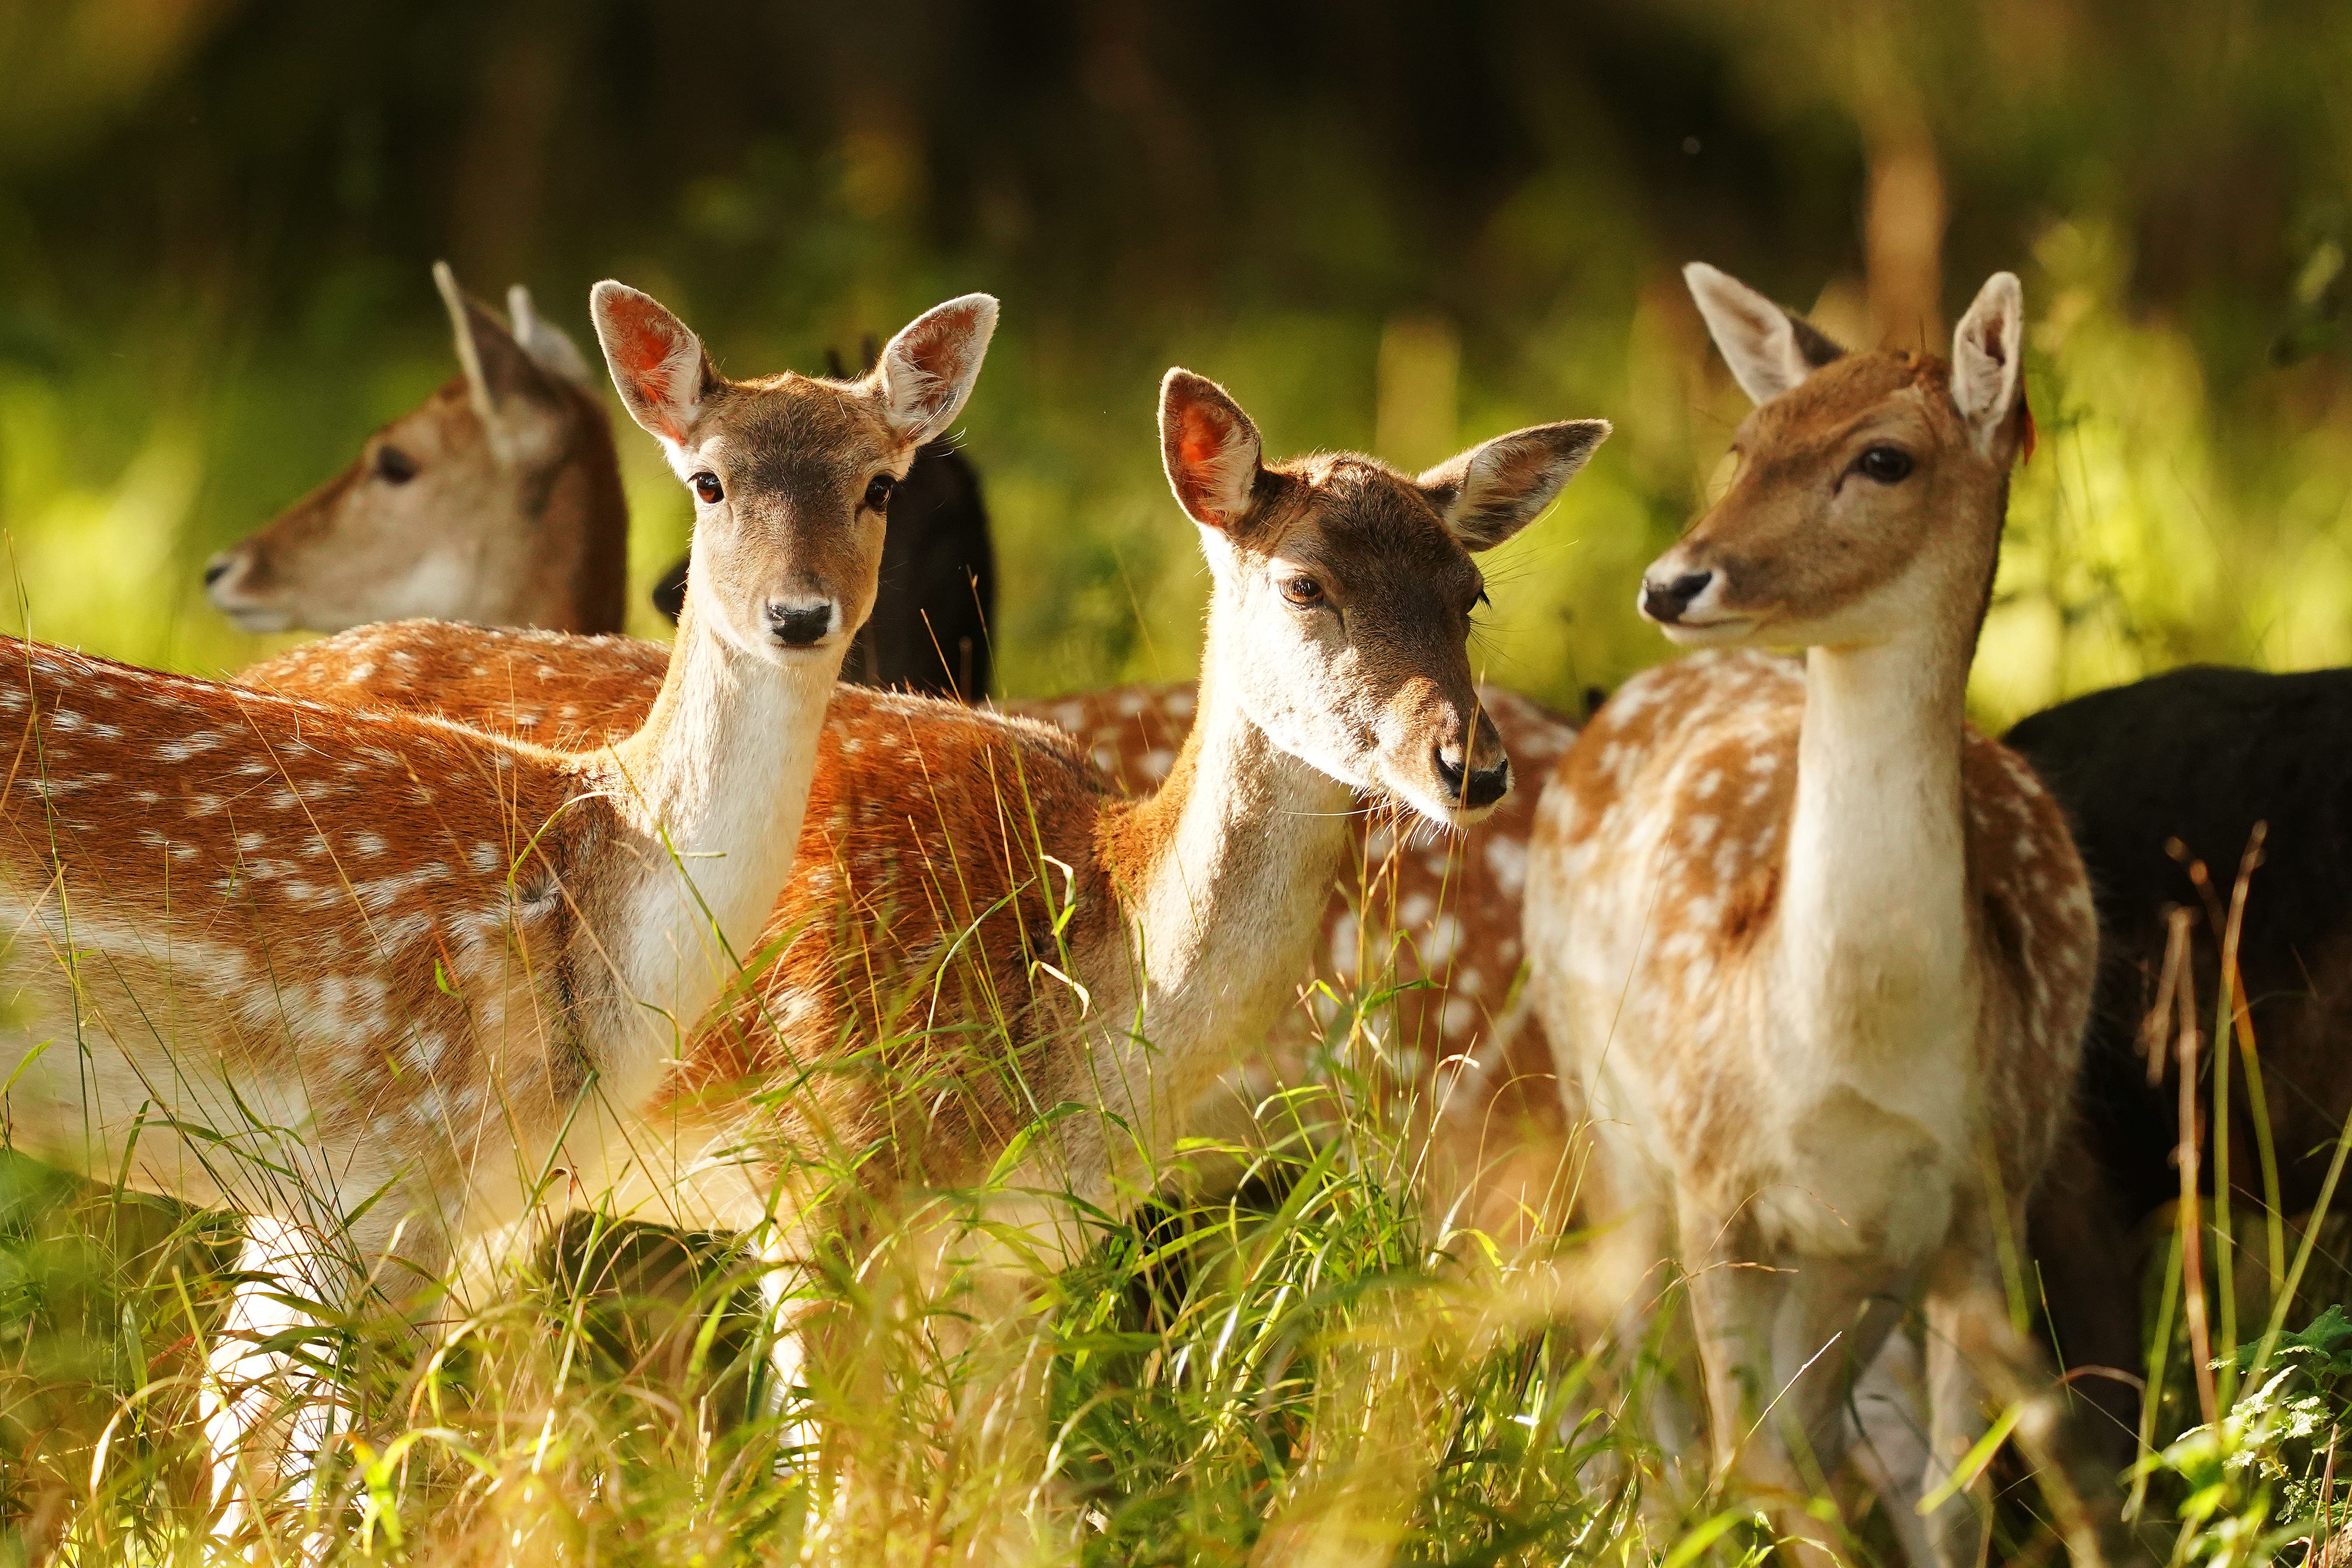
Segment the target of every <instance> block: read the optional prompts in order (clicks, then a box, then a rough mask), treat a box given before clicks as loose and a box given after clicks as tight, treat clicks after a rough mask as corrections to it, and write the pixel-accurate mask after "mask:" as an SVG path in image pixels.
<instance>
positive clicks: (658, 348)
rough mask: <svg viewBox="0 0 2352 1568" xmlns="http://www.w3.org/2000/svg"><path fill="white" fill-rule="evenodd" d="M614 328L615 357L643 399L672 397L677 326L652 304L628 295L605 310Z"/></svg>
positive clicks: (612, 330)
mask: <svg viewBox="0 0 2352 1568" xmlns="http://www.w3.org/2000/svg"><path fill="white" fill-rule="evenodd" d="M605 316H606V319H607V320H608V321H609V322H610V325H611V338H612V346H613V348H614V350H615V351H616V352H615V353H614V358H615V359H617V360H619V361H620V362H621V369H622V370H623V372H624V373H625V374H627V376H628V378H629V379H630V380H631V381H632V382H634V383H635V384H636V388H637V391H638V393H639V395H642V396H644V397H646V398H648V399H651V400H654V401H660V400H663V399H666V398H667V397H668V395H669V393H670V387H669V370H668V363H667V362H668V360H669V357H670V356H671V355H672V354H674V353H677V348H678V342H679V338H678V334H677V327H676V325H675V324H674V323H673V322H672V321H670V319H669V317H668V316H667V314H665V313H664V312H663V310H661V308H660V307H659V306H657V305H655V304H653V303H652V302H651V301H649V300H632V299H630V298H628V297H626V296H623V297H622V298H620V299H618V300H614V302H613V303H612V304H610V305H608V306H606V307H605Z"/></svg>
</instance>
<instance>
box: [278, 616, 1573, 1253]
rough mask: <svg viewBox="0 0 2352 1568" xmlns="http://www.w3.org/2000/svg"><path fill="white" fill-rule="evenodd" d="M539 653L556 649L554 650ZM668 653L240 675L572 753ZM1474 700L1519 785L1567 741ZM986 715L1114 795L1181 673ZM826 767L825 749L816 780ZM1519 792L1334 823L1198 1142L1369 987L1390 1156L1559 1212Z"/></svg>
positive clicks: (1500, 696)
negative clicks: (1036, 731) (1393, 1104)
mask: <svg viewBox="0 0 2352 1568" xmlns="http://www.w3.org/2000/svg"><path fill="white" fill-rule="evenodd" d="M550 648H554V649H557V650H559V651H562V652H563V653H564V655H565V657H563V658H560V659H556V660H554V661H550V660H549V659H548V658H545V657H543V656H544V654H545V653H546V651H547V650H548V649H550ZM582 651H585V650H584V649H583V650H582ZM668 659H669V650H668V649H667V648H666V647H662V646H661V645H660V644H658V643H653V642H645V641H641V640H638V639H636V638H633V637H605V638H599V639H596V640H595V642H594V643H593V658H581V657H578V656H577V654H576V653H575V652H574V643H573V640H572V639H566V638H548V637H540V636H536V635H532V634H529V633H513V634H498V635H487V636H486V635H484V634H482V633H481V632H479V631H478V630H476V629H475V628H472V627H464V626H449V625H446V624H445V623H441V622H433V621H404V622H395V623H391V624H387V625H384V626H364V627H361V628H359V629H357V630H354V631H350V632H344V633H341V634H339V635H337V636H335V637H327V638H324V639H322V640H320V641H319V642H315V643H311V644H309V645H307V646H305V647H299V648H296V649H293V650H291V651H289V652H287V653H283V654H279V655H278V656H277V657H275V658H270V659H268V660H265V661H264V662H262V663H260V664H257V665H256V666H254V667H253V668H250V669H247V671H245V672H244V674H243V675H242V676H241V677H239V679H243V680H246V681H248V682H251V683H253V684H256V685H260V686H265V687H268V688H271V689H279V690H284V691H286V692H288V693H289V694H292V695H297V696H302V697H309V698H312V699H315V700H320V701H324V702H335V703H343V704H358V705H369V704H381V705H383V706H387V707H392V708H397V709H403V710H408V711H412V712H423V713H441V712H445V711H448V712H455V713H458V714H462V715H463V716H464V719H465V721H466V722H467V723H469V724H472V725H475V726H477V727H479V728H483V729H487V730H490V731H493V732H496V733H500V734H514V735H520V736H523V737H526V738H531V739H537V740H539V741H541V742H542V743H545V744H551V745H560V746H574V745H593V744H598V743H601V742H603V741H604V740H605V739H607V738H617V737H618V736H620V735H624V734H626V733H627V732H628V731H629V730H630V728H631V727H632V726H634V725H635V724H636V723H637V722H638V721H639V720H640V719H641V717H642V715H643V714H644V712H645V710H646V707H647V705H648V704H650V703H651V702H652V700H653V698H654V694H655V692H656V691H657V690H658V689H660V686H661V680H662V671H663V669H664V668H665V667H666V666H667V663H668ZM1477 700H1478V706H1479V708H1480V709H1481V710H1483V711H1484V712H1485V713H1486V716H1487V717H1488V718H1489V719H1491V720H1492V721H1493V722H1494V725H1495V729H1496V733H1497V734H1498V735H1499V736H1500V737H1501V739H1502V742H1503V748H1504V750H1505V752H1507V753H1508V754H1509V756H1510V757H1511V758H1512V759H1513V763H1514V765H1515V766H1517V767H1518V768H1520V769H1522V770H1532V776H1538V777H1540V776H1542V774H1543V773H1546V772H1548V771H1549V768H1550V766H1551V764H1552V763H1554V762H1556V761H1557V760H1558V759H1559V757H1560V756H1561V755H1562V754H1563V753H1564V752H1566V751H1567V750H1568V747H1569V745H1570V742H1572V741H1574V739H1575V738H1576V731H1575V728H1574V727H1573V726H1572V725H1571V724H1570V722H1569V721H1567V720H1566V719H1565V718H1563V717H1562V716H1560V715H1559V714H1557V713H1555V712H1553V711H1551V710H1549V709H1547V708H1545V707H1544V706H1543V705H1542V704H1540V703H1538V702H1535V701H1532V700H1529V699H1528V698H1526V697H1523V696H1520V695H1519V694H1518V693H1517V692H1514V691H1508V690H1505V689H1502V688H1500V687H1494V686H1485V685H1482V686H1480V687H1478V689H1477ZM1001 707H1002V710H1003V711H1004V712H1006V713H1009V714H1011V715H1013V717H1015V718H1021V719H1030V720H1036V721H1043V722H1045V723H1049V724H1053V725H1055V726H1056V727H1058V728H1060V729H1062V730H1064V731H1067V732H1068V733H1069V734H1070V735H1071V736H1072V738H1073V739H1075V740H1076V742H1077V744H1078V747H1079V749H1080V751H1081V752H1083V753H1084V754H1085V756H1086V758H1087V761H1088V762H1090V763H1092V764H1093V765H1094V767H1095V768H1096V769H1097V771H1098V772H1100V773H1102V774H1104V775H1105V776H1106V777H1107V778H1108V780H1109V781H1110V782H1111V783H1112V784H1115V785H1117V786H1118V789H1119V791H1120V793H1122V794H1129V795H1132V794H1138V793H1141V792H1143V791H1147V790H1150V789H1153V788H1156V787H1158V786H1159V785H1160V784H1161V783H1162V782H1163V781H1164V780H1165V779H1166V778H1167V777H1168V774H1169V772H1170V770H1171V768H1173V767H1174V765H1175V762H1176V756H1177V752H1178V751H1179V749H1180V748H1181V746H1182V745H1183V743H1184V738H1185V736H1186V734H1187V733H1188V732H1189V731H1191V729H1192V719H1193V715H1194V714H1195V713H1196V712H1197V711H1198V709H1199V693H1198V689H1197V688H1196V687H1195V686H1194V685H1193V683H1192V682H1191V681H1181V682H1169V683H1166V684H1162V685H1153V686H1122V687H1112V688H1109V689H1104V690H1100V691H1087V692H1079V693H1074V694H1072V695H1070V696H1066V697H1058V698H1044V699H1038V700H1031V701H1012V702H1006V703H1003V704H1002V705H1001ZM834 766H835V752H834V750H833V748H832V746H831V745H827V746H826V747H825V748H824V749H823V750H821V751H820V752H819V754H818V759H817V769H818V772H819V773H820V774H824V773H827V772H828V771H829V770H831V769H832V768H833V767H834ZM1535 800H1536V797H1535V795H1534V792H1532V791H1523V790H1514V791H1513V792H1512V793H1511V794H1509V795H1506V796H1505V797H1504V799H1503V801H1502V803H1501V804H1500V805H1497V806H1496V808H1495V811H1494V814H1493V815H1492V816H1489V817H1487V818H1486V820H1485V821H1484V822H1482V823H1481V824H1480V825H1479V826H1478V831H1477V832H1476V833H1475V834H1473V835H1468V836H1447V837H1439V838H1437V839H1434V840H1431V841H1427V842H1423V841H1421V836H1419V835H1416V834H1414V833H1412V832H1411V831H1410V830H1406V831H1400V830H1398V828H1397V826H1395V825H1393V824H1391V823H1390V822H1388V821H1386V820H1385V819H1380V820H1375V819H1372V818H1369V817H1365V816H1358V817H1356V818H1353V819H1352V820H1351V830H1352V831H1351V838H1350V843H1351V849H1350V852H1349V856H1348V857H1347V858H1346V859H1345V860H1344V861H1343V862H1342V865H1341V868H1340V874H1339V878H1338V884H1337V886H1336V888H1335V889H1334V890H1333V893H1332V895H1331V898H1330V899H1329V900H1328V902H1327V903H1326V904H1325V906H1324V912H1323V921H1322V928H1321V931H1320V932H1319V935H1318V941H1317V942H1316V943H1315V946H1314V949H1313V951H1312V957H1311V962H1310V964H1309V966H1308V968H1307V969H1306V970H1305V971H1303V972H1302V973H1301V974H1300V976H1299V984H1298V992H1299V994H1300V995H1301V996H1302V997H1303V998H1306V999H1307V1002H1308V1005H1306V1006H1303V1007H1298V1008H1290V1009H1286V1010H1285V1011H1284V1013H1283V1014H1282V1016H1280V1018H1279V1019H1278V1020H1277V1022H1276V1025H1275V1026H1274V1027H1273V1029H1272V1031H1271V1032H1270V1034H1269V1036H1268V1038H1267V1041H1266V1048H1265V1050H1264V1051H1263V1052H1261V1053H1256V1054H1255V1055H1254V1056H1253V1057H1252V1058H1250V1059H1248V1060H1247V1061H1245V1062H1244V1065H1243V1067H1242V1068H1239V1069H1237V1070H1236V1072H1235V1073H1234V1077H1233V1080H1232V1081H1231V1082H1230V1083H1229V1084H1227V1085H1223V1086H1221V1087H1220V1088H1219V1089H1217V1090H1215V1091H1213V1092H1212V1094H1211V1095H1210V1096H1209V1097H1208V1099H1207V1100H1206V1101H1205V1102H1204V1104H1203V1105H1202V1112H1203V1115H1202V1118H1201V1120H1200V1122H1199V1124H1198V1130H1199V1131H1201V1133H1202V1135H1203V1136H1212V1137H1213V1136H1217V1135H1221V1134H1223V1135H1229V1136H1234V1137H1236V1138H1238V1139H1242V1140H1254V1139H1255V1137H1256V1136H1257V1133H1256V1131H1253V1130H1251V1129H1248V1128H1246V1127H1244V1126H1242V1125H1241V1119H1243V1118H1246V1117H1252V1116H1255V1112H1256V1110H1257V1109H1258V1108H1259V1107H1262V1106H1266V1105H1268V1102H1269V1100H1270V1099H1271V1098H1272V1092H1273V1091H1274V1090H1275V1089H1276V1087H1277V1086H1281V1085H1292V1084H1298V1083H1304V1082H1307V1081H1309V1080H1310V1079H1312V1077H1313V1075H1314V1063H1313V1061H1312V1059H1311V1058H1314V1056H1315V1054H1316V1052H1315V1047H1316V1046H1317V1044H1318V1041H1319V1040H1320V1039H1321V1038H1322V1037H1323V1034H1324V1032H1325V1031H1326V1030H1328V1027H1329V1026H1330V1023H1331V1019H1330V1017H1329V1016H1328V1014H1329V1007H1330V1003H1329V1001H1328V996H1327V995H1326V994H1325V993H1324V992H1323V991H1318V989H1317V985H1318V982H1319V983H1321V984H1322V985H1323V986H1324V987H1325V988H1327V989H1328V995H1330V996H1339V995H1346V994H1349V992H1350V990H1351V989H1352V988H1353V987H1355V986H1357V985H1359V984H1367V983H1370V984H1378V985H1379V986H1380V987H1381V989H1382V990H1383V991H1388V992H1391V993H1392V994H1391V996H1390V1001H1389V1005H1388V1008H1387V1009H1386V1013H1385V1016H1382V1017H1381V1018H1380V1019H1379V1020H1378V1021H1377V1023H1376V1026H1375V1028H1374V1030H1373V1040H1372V1043H1373V1044H1374V1046H1375V1047H1376V1059H1374V1060H1371V1061H1370V1062H1367V1063H1365V1064H1363V1065H1364V1068H1365V1077H1366V1079H1369V1080H1370V1087H1372V1088H1374V1089H1378V1090H1381V1091H1386V1092H1391V1093H1394V1094H1396V1095H1399V1096H1402V1097H1404V1098H1405V1099H1406V1100H1408V1101H1409V1109H1410V1111H1411V1118H1410V1130H1411V1132H1412V1136H1411V1137H1409V1138H1408V1140H1407V1142H1406V1145H1405V1152H1407V1154H1408V1155H1409V1156H1411V1157H1412V1159H1413V1161H1414V1163H1415V1173H1416V1174H1417V1175H1419V1176H1420V1177H1421V1179H1422V1184H1423V1190H1424V1191H1425V1192H1426V1193H1427V1194H1429V1196H1430V1198H1431V1200H1432V1203H1433V1207H1434V1208H1435V1209H1436V1210H1437V1211H1438V1212H1439V1214H1440V1215H1441V1216H1442V1217H1443V1218H1444V1219H1445V1220H1446V1221H1447V1222H1448V1223H1449V1224H1460V1225H1464V1226H1470V1227H1473V1228H1475V1229H1476V1230H1478V1231H1480V1232H1482V1233H1484V1234H1485V1235H1486V1236H1488V1237H1494V1238H1496V1239H1498V1240H1504V1241H1507V1242H1517V1241H1525V1240H1529V1239H1532V1238H1533V1237H1534V1236H1535V1235H1536V1234H1537V1233H1538V1231H1540V1230H1541V1229H1542V1228H1543V1226H1544V1216H1545V1215H1546V1214H1547V1213H1548V1212H1549V1213H1550V1214H1551V1215H1553V1217H1554V1218H1555V1219H1556V1218H1557V1217H1558V1205H1559V1199H1560V1198H1561V1197H1562V1196H1563V1195H1564V1194H1562V1193H1561V1191H1560V1186H1561V1174H1562V1155H1563V1154H1564V1152H1566V1147H1567V1128H1566V1125H1565V1123H1564V1121H1563V1120H1562V1117H1561V1113H1560V1103H1559V1091H1558V1089H1557V1087H1556V1084H1555V1082H1554V1074H1553V1062H1552V1053H1551V1047H1550V1046H1549V1043H1548V1042H1547V1041H1546V1039H1545V1037H1544V1033H1543V1026H1542V1024H1541V1022H1540V1021H1539V1020H1538V1019H1537V1018H1536V1017H1535V1016H1533V1012H1532V1009H1531V1008H1530V1007H1529V1006H1528V1005H1527V999H1526V997H1525V996H1524V994H1522V987H1521V986H1520V984H1519V983H1518V982H1519V976H1520V974H1521V973H1522V968H1523V964H1524V962H1525V954H1524V952H1523V950H1522V945H1521V941H1520V931H1519V904H1520V898H1521V894H1522V889H1523V888H1524V886H1525V881H1526V870H1527V855H1528V834H1529V831H1530V829H1531V828H1532V826H1533V824H1534V820H1535ZM818 831H819V830H818V828H817V826H816V825H815V824H814V822H812V824H811V825H810V826H808V827H806V828H804V829H803V834H804V839H803V845H802V853H803V856H806V857H811V858H814V857H816V856H818V855H820V854H821V853H823V852H824V850H823V847H822V845H821V843H820V842H819V841H818V838H817V834H818ZM1391 963H1392V964H1393V966H1394V967H1393V972H1392V973H1391V971H1390V969H1389V967H1388V966H1389V965H1391ZM1285 1103H1286V1104H1288V1103H1290V1102H1287V1101H1286V1102H1285ZM1265 1131H1269V1132H1273V1133H1275V1134H1277V1135H1278V1134H1280V1133H1281V1132H1282V1131H1284V1129H1282V1128H1281V1127H1279V1126H1275V1127H1269V1128H1267V1129H1265Z"/></svg>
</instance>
